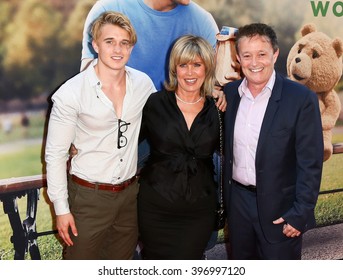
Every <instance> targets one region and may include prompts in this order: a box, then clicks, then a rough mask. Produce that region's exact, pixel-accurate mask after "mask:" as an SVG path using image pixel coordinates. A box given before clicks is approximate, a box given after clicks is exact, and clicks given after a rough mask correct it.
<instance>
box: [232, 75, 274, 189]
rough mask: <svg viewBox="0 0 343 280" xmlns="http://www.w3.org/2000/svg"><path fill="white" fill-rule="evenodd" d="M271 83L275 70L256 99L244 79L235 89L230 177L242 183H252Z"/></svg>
mask: <svg viewBox="0 0 343 280" xmlns="http://www.w3.org/2000/svg"><path fill="white" fill-rule="evenodd" d="M274 83H275V71H274V72H273V74H272V76H271V77H270V79H269V81H268V83H267V84H266V86H265V87H264V88H263V90H262V91H261V93H259V94H258V95H257V96H256V98H254V97H253V95H252V94H251V92H250V90H249V88H248V86H247V80H246V79H245V78H244V80H243V81H242V83H241V85H240V86H239V88H238V92H239V95H240V97H241V101H240V103H239V107H238V111H237V117H236V122H235V128H234V129H235V130H234V139H233V154H234V157H233V167H232V178H233V179H234V180H236V181H238V182H240V183H242V184H243V185H254V186H255V185H256V170H255V158H256V149H257V144H258V138H259V135H260V130H261V126H262V122H263V118H264V114H265V112H266V109H267V105H268V101H269V98H270V96H271V93H272V90H273V87H274Z"/></svg>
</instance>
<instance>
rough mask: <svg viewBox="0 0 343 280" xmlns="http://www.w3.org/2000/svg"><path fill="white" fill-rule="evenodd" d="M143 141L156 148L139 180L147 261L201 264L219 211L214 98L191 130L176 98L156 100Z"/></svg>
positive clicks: (147, 113)
mask: <svg viewBox="0 0 343 280" xmlns="http://www.w3.org/2000/svg"><path fill="white" fill-rule="evenodd" d="M142 135H143V136H145V137H146V138H147V139H148V141H149V143H150V147H151V154H150V158H149V160H148V162H147V164H146V166H145V167H144V168H143V170H142V172H141V176H140V191H139V195H138V222H139V231H140V240H141V242H142V243H143V251H142V256H143V258H144V259H201V257H202V255H203V253H204V250H205V248H206V245H207V243H208V241H209V239H210V236H211V233H212V231H213V225H214V212H215V208H216V201H217V198H216V186H217V185H216V183H215V181H214V164H213V153H214V152H215V150H217V149H218V147H219V118H218V112H217V108H216V107H215V104H214V101H213V99H212V98H210V97H207V98H206V100H205V103H204V107H203V109H202V110H201V111H200V112H199V114H198V115H197V116H196V118H195V119H194V122H193V124H192V126H191V128H190V130H188V127H187V124H186V121H185V119H184V117H183V114H182V112H181V111H180V109H179V107H178V106H177V103H176V98H175V94H174V93H172V92H167V91H161V92H157V93H154V94H152V95H151V96H150V97H149V99H148V101H147V103H146V105H145V107H144V110H143V122H142Z"/></svg>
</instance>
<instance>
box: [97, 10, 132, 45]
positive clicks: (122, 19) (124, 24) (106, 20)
mask: <svg viewBox="0 0 343 280" xmlns="http://www.w3.org/2000/svg"><path fill="white" fill-rule="evenodd" d="M105 24H112V25H117V26H119V27H121V28H123V29H124V30H126V31H127V32H128V33H129V37H130V44H131V45H132V46H134V45H135V44H136V43H137V34H136V31H135V29H134V28H133V26H132V24H131V22H130V20H129V19H128V17H127V16H125V15H123V14H121V13H118V12H105V13H103V14H101V15H100V16H99V17H98V18H97V19H96V20H95V21H94V22H93V25H92V30H91V32H92V38H93V40H95V41H96V40H97V39H98V38H99V37H100V35H101V28H102V27H103V26H104V25H105Z"/></svg>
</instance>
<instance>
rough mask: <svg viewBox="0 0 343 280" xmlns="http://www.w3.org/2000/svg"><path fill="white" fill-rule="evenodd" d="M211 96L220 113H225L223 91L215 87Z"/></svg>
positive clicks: (225, 104)
mask: <svg viewBox="0 0 343 280" xmlns="http://www.w3.org/2000/svg"><path fill="white" fill-rule="evenodd" d="M212 96H213V97H214V98H215V99H216V100H217V102H216V105H217V107H218V108H219V110H220V111H222V112H225V111H226V106H227V102H226V98H225V94H224V92H223V90H222V89H221V87H215V88H214V91H213V93H212Z"/></svg>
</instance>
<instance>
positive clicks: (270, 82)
mask: <svg viewBox="0 0 343 280" xmlns="http://www.w3.org/2000/svg"><path fill="white" fill-rule="evenodd" d="M275 79H276V72H275V70H273V73H272V75H271V76H270V78H269V80H268V82H267V84H266V85H265V87H264V88H263V89H262V91H261V92H265V91H266V90H267V89H268V90H267V91H268V92H270V94H271V92H272V90H273V87H274V84H275ZM238 93H239V96H240V97H242V95H243V94H244V93H245V94H247V93H250V90H249V88H248V81H247V79H246V78H244V79H243V81H242V83H241V84H240V86H239V88H238Z"/></svg>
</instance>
